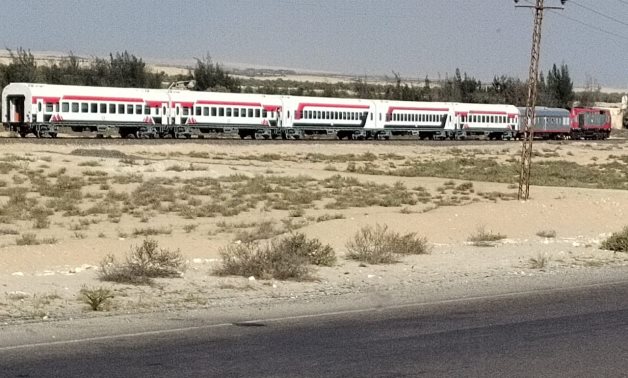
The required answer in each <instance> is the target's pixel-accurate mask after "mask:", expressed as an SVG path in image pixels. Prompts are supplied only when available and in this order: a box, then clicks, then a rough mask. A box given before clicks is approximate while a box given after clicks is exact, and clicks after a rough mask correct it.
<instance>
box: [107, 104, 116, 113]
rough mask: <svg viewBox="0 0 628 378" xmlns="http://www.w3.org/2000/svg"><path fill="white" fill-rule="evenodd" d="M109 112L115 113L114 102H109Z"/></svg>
mask: <svg viewBox="0 0 628 378" xmlns="http://www.w3.org/2000/svg"><path fill="white" fill-rule="evenodd" d="M109 114H116V104H109Z"/></svg>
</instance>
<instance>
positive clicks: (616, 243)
mask: <svg viewBox="0 0 628 378" xmlns="http://www.w3.org/2000/svg"><path fill="white" fill-rule="evenodd" d="M600 248H602V249H607V250H609V251H615V252H628V226H627V227H624V229H623V230H621V231H619V232H615V233H613V234H612V235H611V236H610V237H609V238H608V239H606V240H604V241H603V242H602V244H601V245H600Z"/></svg>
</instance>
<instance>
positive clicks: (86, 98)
mask: <svg viewBox="0 0 628 378" xmlns="http://www.w3.org/2000/svg"><path fill="white" fill-rule="evenodd" d="M63 100H74V101H104V102H144V99H143V98H129V97H104V96H63Z"/></svg>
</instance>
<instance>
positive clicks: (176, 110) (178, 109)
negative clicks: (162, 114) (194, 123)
mask: <svg viewBox="0 0 628 378" xmlns="http://www.w3.org/2000/svg"><path fill="white" fill-rule="evenodd" d="M172 123H173V124H175V125H180V124H181V104H176V105H175V106H174V121H173V122H172Z"/></svg>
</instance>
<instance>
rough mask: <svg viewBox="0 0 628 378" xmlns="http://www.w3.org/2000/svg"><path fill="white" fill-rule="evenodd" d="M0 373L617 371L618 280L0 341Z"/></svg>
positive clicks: (620, 338)
mask: <svg viewBox="0 0 628 378" xmlns="http://www.w3.org/2000/svg"><path fill="white" fill-rule="evenodd" d="M0 375H1V376H3V377H5V376H6V377H188V376H195V377H210V376H215V377H236V376H237V377H258V376H264V377H268V376H272V377H301V376H311V377H356V376H363V377H366V376H368V377H373V376H374V377H399V376H426V377H432V376H440V377H459V376H465V377H466V376H470V377H493V376H494V377H498V376H499V377H626V376H628V282H623V283H615V284H605V285H599V286H596V285H594V286H589V287H586V288H577V289H567V290H557V291H551V290H550V291H543V292H538V293H526V294H513V295H500V296H495V297H488V298H475V299H469V300H464V299H462V300H449V301H442V302H437V303H428V304H425V303H424V304H407V305H402V306H396V307H388V308H372V309H362V310H359V309H358V310H355V311H344V312H340V313H329V314H319V315H313V316H299V317H283V318H282V317H278V318H274V319H260V320H251V321H248V322H244V323H228V322H224V323H219V324H212V323H211V321H209V320H208V321H207V322H206V323H205V324H199V325H197V326H193V327H187V328H182V329H178V330H172V329H170V330H163V331H150V332H145V333H142V332H138V333H135V334H127V335H112V336H110V337H97V338H90V339H80V338H76V339H73V340H64V341H62V342H56V343H54V342H53V343H39V344H30V345H21V346H20V345H14V346H12V347H8V348H7V347H2V348H0Z"/></svg>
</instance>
